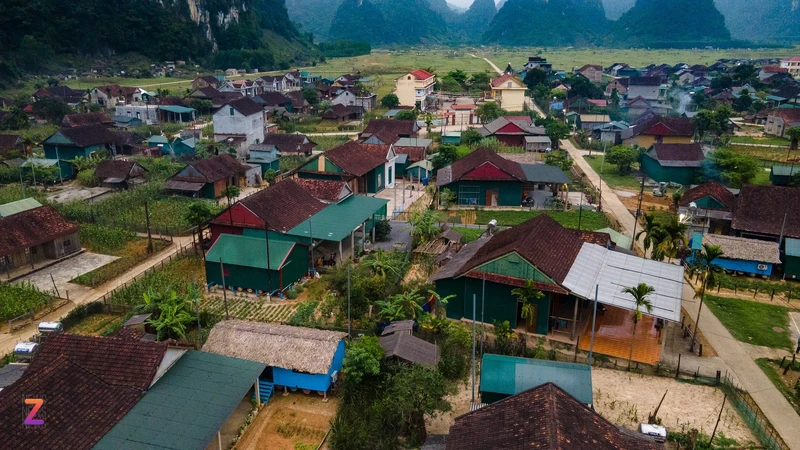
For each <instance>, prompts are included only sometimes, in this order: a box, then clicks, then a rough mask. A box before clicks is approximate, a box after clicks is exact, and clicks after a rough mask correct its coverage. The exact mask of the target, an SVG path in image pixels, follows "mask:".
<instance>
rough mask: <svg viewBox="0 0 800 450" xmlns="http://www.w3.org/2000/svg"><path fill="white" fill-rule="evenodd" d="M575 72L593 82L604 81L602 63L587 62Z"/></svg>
mask: <svg viewBox="0 0 800 450" xmlns="http://www.w3.org/2000/svg"><path fill="white" fill-rule="evenodd" d="M575 73H577V74H580V75H583V76H584V77H585V78H586V79H587V80H589V81H591V82H592V83H599V82H601V81H603V66H600V65H595V64H586V65H585V66H583V67H581V68H580V69H577V70H575Z"/></svg>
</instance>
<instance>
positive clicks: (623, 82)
mask: <svg viewBox="0 0 800 450" xmlns="http://www.w3.org/2000/svg"><path fill="white" fill-rule="evenodd" d="M628 80H629V79H628V78H617V79H615V80H613V81H612V82H610V83H608V84H607V85H606V90H605V97H606V98H608V99H611V95H612V93H613V92H614V90H615V89H616V90H617V95H619V101H620V102H624V101H625V100H627V99H628Z"/></svg>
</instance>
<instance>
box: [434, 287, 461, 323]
mask: <svg viewBox="0 0 800 450" xmlns="http://www.w3.org/2000/svg"><path fill="white" fill-rule="evenodd" d="M428 295H430V296H431V297H433V303H434V304H435V305H436V314H437V316H439V317H441V318H444V317H445V309H446V308H445V307H446V306H447V303H448V302H449V301H450V300H451V299H454V298H456V295H455V294H450V295H446V296H444V297H442V296H441V295H439V293H438V292H436V291H435V290H433V289H429V290H428Z"/></svg>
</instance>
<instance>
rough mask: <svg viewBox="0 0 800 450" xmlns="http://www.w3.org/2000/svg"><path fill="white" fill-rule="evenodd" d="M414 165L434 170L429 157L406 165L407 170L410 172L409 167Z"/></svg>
mask: <svg viewBox="0 0 800 450" xmlns="http://www.w3.org/2000/svg"><path fill="white" fill-rule="evenodd" d="M414 167H422V168H423V169H427V170H433V163H432V162H430V161H428V160H427V159H423V160H422V161H417V162H415V163H414V164H411V165H410V166H408V167H406V172H408V169H411V168H414Z"/></svg>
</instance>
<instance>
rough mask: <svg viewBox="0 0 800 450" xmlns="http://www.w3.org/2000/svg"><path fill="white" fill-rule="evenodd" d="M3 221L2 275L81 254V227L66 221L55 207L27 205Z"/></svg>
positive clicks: (1, 224)
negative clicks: (76, 253) (47, 261)
mask: <svg viewBox="0 0 800 450" xmlns="http://www.w3.org/2000/svg"><path fill="white" fill-rule="evenodd" d="M5 209H6V210H7V211H6V212H5V213H4V215H3V217H2V218H0V229H2V230H3V233H2V236H0V272H2V273H6V274H10V273H11V271H12V270H14V269H24V268H26V267H27V268H31V269H33V268H35V265H36V264H38V263H41V262H42V261H45V260H59V259H61V258H64V257H65V256H69V255H71V254H73V253H75V252H78V251H80V249H81V241H80V236H79V231H80V227H79V226H78V225H77V224H75V223H72V222H69V221H67V220H65V219H64V218H63V217H62V216H61V214H59V213H58V212H56V210H55V209H53V207H52V206H50V205H47V206H41V205H39V206H36V204H25V205H23V207H22V208H18V207H14V208H13V209H14V211H16V212H15V213H14V214H10V215H9V213H8V210H9V209H12V208H11V207H10V206H7V207H6V208H5Z"/></svg>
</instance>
